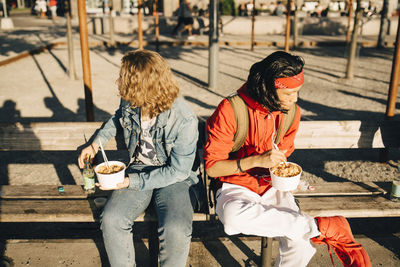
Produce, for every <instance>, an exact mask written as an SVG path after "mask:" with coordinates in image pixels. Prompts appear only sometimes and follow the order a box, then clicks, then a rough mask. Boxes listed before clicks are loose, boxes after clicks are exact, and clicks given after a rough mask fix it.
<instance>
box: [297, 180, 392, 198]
mask: <svg viewBox="0 0 400 267" xmlns="http://www.w3.org/2000/svg"><path fill="white" fill-rule="evenodd" d="M390 185H391V182H385V183H383V182H380V186H378V185H376V184H375V183H373V182H362V183H361V182H360V183H353V182H324V183H318V184H315V185H313V186H314V187H315V190H313V191H311V190H304V191H303V190H299V191H296V192H294V195H295V196H296V197H302V196H312V197H316V196H332V197H335V196H362V195H365V196H369V195H384V194H386V193H387V191H386V190H385V188H389V187H390ZM382 187H383V188H382Z"/></svg>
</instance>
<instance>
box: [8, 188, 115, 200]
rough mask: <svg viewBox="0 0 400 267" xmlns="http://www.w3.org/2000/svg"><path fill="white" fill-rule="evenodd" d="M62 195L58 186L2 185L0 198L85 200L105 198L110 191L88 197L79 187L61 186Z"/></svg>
mask: <svg viewBox="0 0 400 267" xmlns="http://www.w3.org/2000/svg"><path fill="white" fill-rule="evenodd" d="M63 187H64V193H62V194H60V193H59V192H58V185H2V186H0V198H3V199H21V198H23V199H71V198H72V199H87V198H94V197H101V196H107V195H109V194H110V191H102V190H96V192H95V194H92V195H88V194H87V193H86V192H85V190H83V188H82V187H81V186H80V185H63Z"/></svg>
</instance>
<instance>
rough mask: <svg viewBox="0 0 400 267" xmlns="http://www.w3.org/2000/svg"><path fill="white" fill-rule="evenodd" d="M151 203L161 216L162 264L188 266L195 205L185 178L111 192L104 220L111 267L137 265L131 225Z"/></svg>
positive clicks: (102, 228)
mask: <svg viewBox="0 0 400 267" xmlns="http://www.w3.org/2000/svg"><path fill="white" fill-rule="evenodd" d="M152 198H153V202H151V200H152ZM150 203H154V208H155V211H156V213H157V216H158V236H159V239H160V254H159V259H160V265H161V266H163V267H166V266H170V267H180V266H182V267H184V266H186V261H187V257H188V254H189V248H190V240H191V237H192V221H193V208H192V205H191V202H190V197H189V183H188V182H187V181H183V182H179V183H175V184H172V185H169V186H167V187H164V188H160V189H154V190H148V191H136V190H132V189H120V190H115V191H114V192H113V193H112V195H111V197H110V198H109V200H108V201H107V204H106V206H105V207H104V211H103V214H102V219H101V230H102V231H103V238H104V245H105V248H106V251H107V255H108V259H109V261H110V264H111V266H112V267H120V266H121V267H122V266H129V267H131V266H135V265H136V264H135V250H134V247H133V234H132V226H133V224H134V220H135V219H136V218H137V217H139V216H140V215H141V214H142V213H143V212H144V211H145V210H146V208H147V207H148V206H149V204H150Z"/></svg>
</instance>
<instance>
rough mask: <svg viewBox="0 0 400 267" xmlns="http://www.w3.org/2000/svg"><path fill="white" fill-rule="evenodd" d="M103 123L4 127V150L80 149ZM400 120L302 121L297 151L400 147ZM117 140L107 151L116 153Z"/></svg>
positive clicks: (0, 130)
mask: <svg viewBox="0 0 400 267" xmlns="http://www.w3.org/2000/svg"><path fill="white" fill-rule="evenodd" d="M101 125H102V123H101V122H50V123H49V122H32V123H16V124H5V123H2V124H0V150H2V151H9V150H24V151H26V150H76V149H77V147H79V146H81V145H82V144H84V142H85V140H84V134H85V135H86V138H90V137H91V136H92V134H93V133H94V132H95V130H96V129H98V128H99V127H100V126H101ZM399 132H400V121H377V122H369V121H368V122H366V121H301V122H300V127H299V131H298V133H297V135H296V139H295V147H296V148H297V149H306V148H337V149H339V148H382V147H399V146H400V138H398V133H399ZM116 148H117V146H116V142H115V140H111V141H110V142H109V143H107V145H106V149H109V150H115V149H116Z"/></svg>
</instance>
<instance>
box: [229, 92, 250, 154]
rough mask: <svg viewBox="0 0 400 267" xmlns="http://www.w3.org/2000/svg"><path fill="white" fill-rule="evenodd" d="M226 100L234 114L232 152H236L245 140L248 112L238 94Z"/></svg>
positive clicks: (247, 127) (247, 129)
mask: <svg viewBox="0 0 400 267" xmlns="http://www.w3.org/2000/svg"><path fill="white" fill-rule="evenodd" d="M227 99H228V100H229V102H230V103H231V105H232V108H233V111H234V113H235V120H236V132H235V135H234V137H233V141H234V144H233V148H232V152H236V151H238V150H239V149H240V148H241V147H242V145H243V143H244V141H245V140H246V137H247V132H248V131H249V110H248V109H247V104H246V103H245V102H244V100H243V98H241V97H240V96H239V95H238V94H235V95H232V96H228V97H227Z"/></svg>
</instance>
